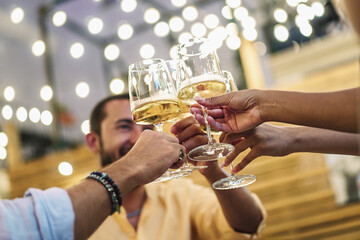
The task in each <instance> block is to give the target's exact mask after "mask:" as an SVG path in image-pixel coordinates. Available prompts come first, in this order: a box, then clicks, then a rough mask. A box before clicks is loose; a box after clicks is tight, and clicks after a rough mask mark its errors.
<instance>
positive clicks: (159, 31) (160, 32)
mask: <svg viewBox="0 0 360 240" xmlns="http://www.w3.org/2000/svg"><path fill="white" fill-rule="evenodd" d="M169 32H170V28H169V25H168V24H167V23H166V22H158V23H157V24H155V27H154V33H155V35H156V36H158V37H165V36H167V35H168V34H169Z"/></svg>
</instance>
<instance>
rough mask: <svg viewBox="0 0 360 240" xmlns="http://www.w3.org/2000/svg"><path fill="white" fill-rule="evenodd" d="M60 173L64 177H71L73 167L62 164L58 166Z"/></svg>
mask: <svg viewBox="0 0 360 240" xmlns="http://www.w3.org/2000/svg"><path fill="white" fill-rule="evenodd" d="M58 170H59V173H60V174H61V175H64V176H69V175H71V174H72V173H73V167H72V165H71V164H70V163H68V162H61V163H60V164H59V166H58Z"/></svg>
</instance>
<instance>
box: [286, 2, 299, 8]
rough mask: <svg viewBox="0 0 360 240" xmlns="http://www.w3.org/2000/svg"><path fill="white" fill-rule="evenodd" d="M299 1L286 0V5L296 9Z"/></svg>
mask: <svg viewBox="0 0 360 240" xmlns="http://www.w3.org/2000/svg"><path fill="white" fill-rule="evenodd" d="M299 2H300V1H299V0H286V3H287V4H288V5H289V6H291V7H296V6H297V5H298V4H299Z"/></svg>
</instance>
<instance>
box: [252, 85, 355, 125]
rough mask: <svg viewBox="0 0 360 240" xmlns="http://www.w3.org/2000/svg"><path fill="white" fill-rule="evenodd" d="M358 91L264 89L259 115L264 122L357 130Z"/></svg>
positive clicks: (259, 95) (260, 98) (260, 97)
mask: <svg viewBox="0 0 360 240" xmlns="http://www.w3.org/2000/svg"><path fill="white" fill-rule="evenodd" d="M358 91H359V89H358V88H353V89H347V90H343V91H336V92H325V93H304V92H286V91H267V92H265V91H263V92H259V93H258V98H259V109H260V114H261V116H262V119H263V120H264V121H278V122H286V123H293V124H298V125H304V126H310V127H319V128H326V129H332V130H338V131H344V132H357V131H358V129H357V108H356V106H357V92H358Z"/></svg>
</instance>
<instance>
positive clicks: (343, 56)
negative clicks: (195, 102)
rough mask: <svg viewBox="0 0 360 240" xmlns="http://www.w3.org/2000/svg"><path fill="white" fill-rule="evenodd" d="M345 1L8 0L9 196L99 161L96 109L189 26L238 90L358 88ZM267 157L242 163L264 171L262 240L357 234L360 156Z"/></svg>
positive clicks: (0, 134) (68, 179)
mask: <svg viewBox="0 0 360 240" xmlns="http://www.w3.org/2000/svg"><path fill="white" fill-rule="evenodd" d="M337 2H338V1H329V0H271V1H270V0H267V1H261V0H226V1H220V0H198V1H196V0H171V1H170V0H168V1H160V0H147V1H145V0H72V1H69V0H54V1H51V0H32V1H26V0H2V1H1V2H0V198H14V197H19V196H22V195H23V194H24V191H25V190H26V189H27V188H28V187H38V188H46V187H50V186H60V187H67V186H69V185H71V184H73V183H76V182H78V181H79V180H80V179H82V178H83V177H84V176H86V175H87V174H88V173H89V172H90V171H91V170H93V169H96V168H98V167H99V162H98V160H97V159H96V157H95V156H94V155H93V154H92V153H91V152H90V150H89V149H87V147H86V146H85V145H84V135H85V134H86V133H87V132H88V131H89V129H88V128H89V126H88V118H89V114H90V111H91V109H92V107H93V106H94V105H95V104H96V103H97V102H98V101H99V100H100V99H102V98H103V97H105V96H107V95H110V94H119V93H123V92H127V90H128V86H127V71H128V66H129V65H130V64H131V63H133V62H136V61H139V60H141V59H147V58H153V57H158V58H163V59H172V58H175V57H176V47H177V44H178V43H181V42H184V41H186V40H187V39H188V38H190V37H192V36H196V37H207V38H209V39H211V40H212V41H213V42H214V43H215V44H216V47H217V49H218V55H219V58H220V61H221V66H222V68H223V69H224V70H229V71H230V72H232V74H233V76H234V78H235V80H236V84H237V86H238V88H239V89H246V88H259V89H282V90H298V91H331V90H339V89H344V88H349V87H356V86H359V63H358V59H359V43H358V39H357V38H356V35H355V33H354V32H353V31H352V30H351V28H350V27H349V25H348V24H347V22H346V21H345V19H344V17H343V14H342V12H341V10H340V9H339V7H338V4H337ZM300 104H301V103H300ZM239 159H241V156H240V157H239ZM267 160H269V157H268V158H264V159H262V158H261V159H259V160H258V161H255V162H254V163H252V164H251V165H250V166H249V167H248V169H246V170H245V172H249V173H254V174H255V175H257V177H258V181H257V182H256V183H255V184H253V185H252V186H250V189H251V190H252V191H254V192H255V193H257V194H258V195H259V196H260V198H261V199H262V200H263V202H264V204H265V207H266V208H267V210H268V212H269V221H268V228H267V229H266V230H265V232H264V236H263V238H264V239H279V237H285V238H287V239H289V238H292V239H306V238H309V239H314V238H323V237H329V236H335V237H340V236H343V237H344V236H347V237H348V238H346V239H351V238H352V236H359V235H357V234H360V232H359V231H358V230H357V229H360V217H358V216H360V208H359V205H357V202H358V199H359V195H360V190H359V188H360V187H359V186H360V174H359V173H360V167H356V166H357V165H359V164H358V163H357V162H358V160H359V159H358V157H351V158H350V157H346V156H339V155H338V156H330V155H323V154H293V155H290V156H287V157H283V158H276V159H273V160H269V161H267ZM344 162H347V165H346V166H345V165H344V164H343V163H344ZM192 178H193V179H194V181H196V182H198V183H200V184H206V183H205V182H204V181H203V179H202V178H201V176H199V175H197V174H194V175H193V176H192ZM354 203H355V205H353V204H354ZM349 204H350V205H349ZM344 206H348V207H350V208H344ZM340 223H341V224H340ZM340 234H352V235H340ZM334 239H336V238H334ZM337 239H339V238H337ZM342 239H344V238H342ZM354 239H355V238H354Z"/></svg>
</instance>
